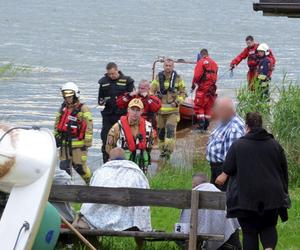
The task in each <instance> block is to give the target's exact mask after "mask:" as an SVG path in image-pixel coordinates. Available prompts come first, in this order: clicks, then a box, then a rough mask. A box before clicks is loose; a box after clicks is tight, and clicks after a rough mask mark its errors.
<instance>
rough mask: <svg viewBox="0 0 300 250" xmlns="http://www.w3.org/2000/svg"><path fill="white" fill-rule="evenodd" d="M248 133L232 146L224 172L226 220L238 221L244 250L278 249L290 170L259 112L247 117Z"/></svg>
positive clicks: (220, 177)
mask: <svg viewBox="0 0 300 250" xmlns="http://www.w3.org/2000/svg"><path fill="white" fill-rule="evenodd" d="M246 125H247V134H246V135H245V136H243V137H241V138H240V139H238V140H237V141H235V142H234V143H233V144H232V146H231V147H230V149H229V151H228V153H227V156H226V159H225V162H224V164H223V173H222V174H221V175H220V176H219V177H218V178H217V180H216V183H217V184H219V185H220V184H222V183H224V182H225V181H226V179H227V178H228V177H230V179H229V183H228V189H227V217H229V218H238V221H239V223H240V225H241V228H242V231H243V249H244V250H256V249H257V250H258V249H259V238H260V241H261V243H262V245H263V248H264V249H275V246H276V244H277V231H276V225H277V219H278V216H280V217H281V219H282V221H286V220H287V219H288V216H287V208H288V207H289V206H290V200H289V196H288V169H287V168H288V167H287V161H286V157H285V154H284V151H283V149H282V147H281V146H280V145H279V143H278V142H277V141H276V140H275V139H274V137H273V135H271V134H269V133H268V132H267V131H266V130H264V129H263V128H262V117H261V115H260V114H259V113H255V112H253V113H248V114H247V116H246Z"/></svg>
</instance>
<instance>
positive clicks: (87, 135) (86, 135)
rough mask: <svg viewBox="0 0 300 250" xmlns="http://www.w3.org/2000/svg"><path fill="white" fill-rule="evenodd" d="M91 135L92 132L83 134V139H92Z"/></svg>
mask: <svg viewBox="0 0 300 250" xmlns="http://www.w3.org/2000/svg"><path fill="white" fill-rule="evenodd" d="M92 138H93V135H92V134H85V136H84V139H86V140H92Z"/></svg>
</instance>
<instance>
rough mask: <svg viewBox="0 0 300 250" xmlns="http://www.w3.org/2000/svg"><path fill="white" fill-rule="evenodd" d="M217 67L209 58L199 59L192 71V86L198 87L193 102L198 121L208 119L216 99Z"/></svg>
mask: <svg viewBox="0 0 300 250" xmlns="http://www.w3.org/2000/svg"><path fill="white" fill-rule="evenodd" d="M217 77H218V65H217V63H216V62H215V61H214V60H212V59H211V58H210V57H209V56H205V57H203V58H202V59H200V60H199V61H198V62H197V64H196V67H195V70H194V78H193V86H192V88H195V85H197V86H198V88H197V90H196V96H195V100H194V110H195V113H196V115H197V118H199V119H205V118H206V119H210V118H211V111H212V107H213V105H214V102H215V99H216V90H217V87H216V82H217Z"/></svg>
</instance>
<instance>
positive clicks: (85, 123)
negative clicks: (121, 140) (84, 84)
mask: <svg viewBox="0 0 300 250" xmlns="http://www.w3.org/2000/svg"><path fill="white" fill-rule="evenodd" d="M61 93H62V96H63V98H64V102H63V103H62V105H61V108H60V110H59V112H58V113H57V115H56V121H55V127H54V136H55V139H56V144H57V147H58V148H60V165H59V167H60V169H63V170H65V171H66V172H67V173H68V174H69V175H71V166H73V168H74V169H75V170H76V172H77V173H78V174H79V175H81V177H82V178H83V179H84V180H85V181H86V183H88V182H89V179H90V177H91V171H90V169H89V168H88V166H87V151H88V148H89V147H91V146H92V140H93V119H92V113H91V112H90V110H89V108H88V107H87V105H85V104H84V103H81V102H80V100H79V96H80V91H79V89H78V86H77V85H76V84H75V83H73V82H67V83H65V84H64V85H63V86H62V88H61Z"/></svg>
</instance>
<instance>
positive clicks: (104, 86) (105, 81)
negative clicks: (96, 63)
mask: <svg viewBox="0 0 300 250" xmlns="http://www.w3.org/2000/svg"><path fill="white" fill-rule="evenodd" d="M106 71H107V72H106V74H105V75H104V77H102V78H101V79H100V80H99V82H98V83H99V94H98V104H99V105H100V106H102V105H104V110H103V111H102V112H101V114H102V130H101V140H102V155H103V162H104V163H105V162H107V161H108V158H109V156H108V154H107V153H106V150H105V145H106V139H107V134H108V131H109V130H110V129H111V127H112V126H113V125H114V124H115V123H116V122H117V121H118V120H119V119H120V117H121V116H122V115H125V114H126V112H127V109H126V108H122V109H119V108H118V106H117V103H116V99H117V97H118V96H120V95H123V94H125V93H127V92H132V91H133V90H134V80H133V79H132V78H131V77H130V76H125V75H124V74H123V73H122V72H121V71H119V70H118V66H117V65H116V64H115V63H113V62H110V63H108V64H107V66H106Z"/></svg>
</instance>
